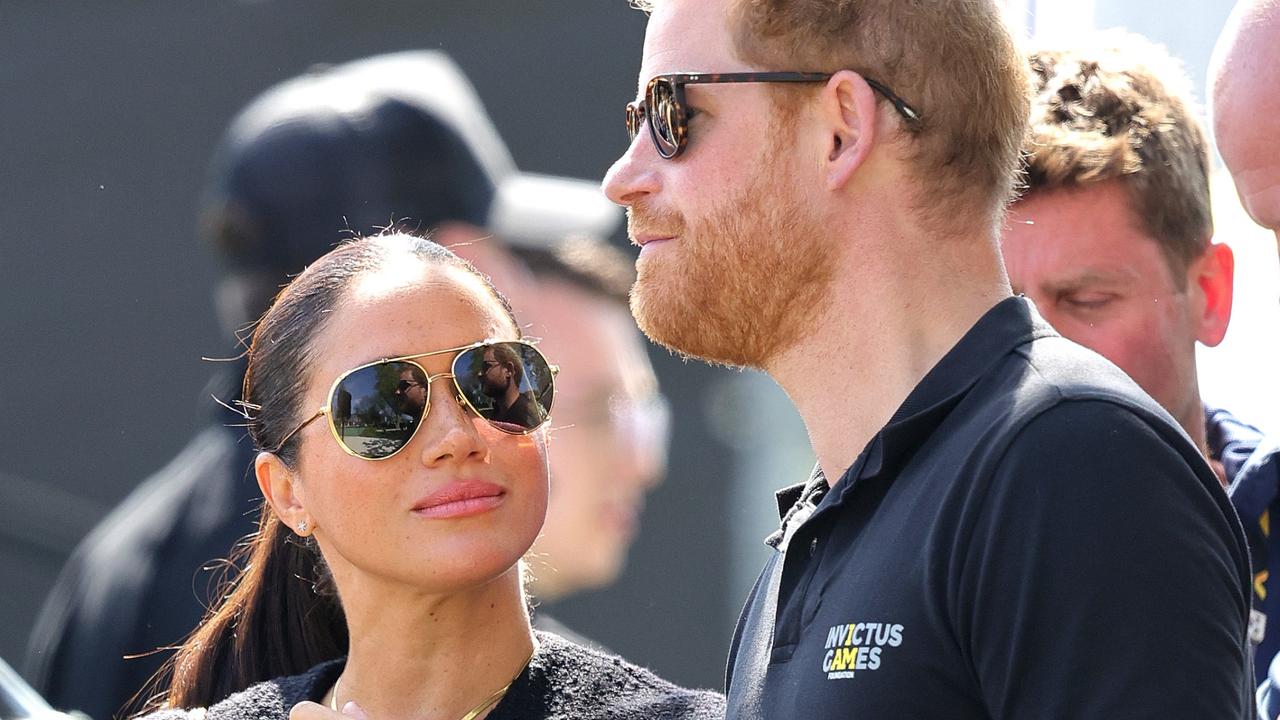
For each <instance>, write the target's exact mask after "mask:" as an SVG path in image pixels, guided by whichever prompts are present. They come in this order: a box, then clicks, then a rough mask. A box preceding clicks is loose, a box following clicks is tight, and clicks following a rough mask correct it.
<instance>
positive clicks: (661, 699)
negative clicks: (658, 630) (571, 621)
mask: <svg viewBox="0 0 1280 720" xmlns="http://www.w3.org/2000/svg"><path fill="white" fill-rule="evenodd" d="M538 642H539V648H538V652H537V653H536V654H535V655H534V658H533V661H532V662H531V663H530V665H529V672H528V673H527V674H526V676H525V677H524V678H522V679H527V680H528V682H527V683H524V685H525V686H524V687H516V686H513V687H512V694H513V695H517V696H524V697H522V698H521V701H520V702H516V703H512V705H514V706H525V707H523V708H520V707H513V709H523V710H527V709H529V708H528V707H527V705H526V702H528V703H533V704H538V705H541V706H542V709H543V710H544V713H543V714H542V717H545V718H547V719H548V720H551V719H553V718H581V717H591V718H610V719H613V720H626V719H629V718H637V719H638V718H662V719H664V720H704V719H706V720H719V719H720V718H723V717H724V696H723V695H721V694H720V693H717V692H713V691H711V690H691V689H689V688H684V687H680V686H679V685H676V684H674V683H671V682H668V681H667V680H664V679H662V678H660V677H658V676H657V675H655V674H654V673H653V672H652V671H650V670H648V669H646V668H642V667H640V666H638V665H634V664H632V663H629V662H627V661H626V660H623V659H622V658H620V657H618V656H617V655H611V654H608V653H604V652H600V651H598V650H593V649H591V648H587V647H583V646H582V645H578V644H576V643H572V642H570V641H568V640H565V639H564V638H562V637H560V636H559V635H556V634H554V633H547V632H539V633H538ZM519 684H521V683H517V685H519ZM513 700H515V698H513Z"/></svg>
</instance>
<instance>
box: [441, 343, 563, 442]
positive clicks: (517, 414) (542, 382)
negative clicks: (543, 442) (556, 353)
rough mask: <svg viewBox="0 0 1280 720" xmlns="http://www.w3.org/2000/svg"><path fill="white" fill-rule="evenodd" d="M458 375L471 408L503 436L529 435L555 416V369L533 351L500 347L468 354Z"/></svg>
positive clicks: (526, 347)
mask: <svg viewBox="0 0 1280 720" xmlns="http://www.w3.org/2000/svg"><path fill="white" fill-rule="evenodd" d="M453 372H454V376H455V378H456V380H457V383H458V390H460V391H461V392H462V395H463V397H464V398H465V399H466V401H467V402H468V403H469V404H470V405H471V408H472V409H473V410H475V411H476V413H478V414H479V415H480V417H482V418H484V419H485V420H488V421H489V424H490V425H493V426H494V427H496V428H497V429H499V430H501V431H503V432H507V433H514V434H523V433H527V432H529V431H530V430H533V429H535V428H537V427H538V426H539V425H541V424H542V423H544V422H546V421H547V417H548V416H549V415H550V413H551V400H552V398H553V396H554V395H555V384H554V382H553V380H552V373H551V367H550V366H549V365H547V361H546V360H545V359H544V358H543V357H542V355H541V353H539V352H538V351H537V350H536V349H534V347H533V346H532V345H528V344H526V343H520V342H500V343H493V344H491V345H482V346H480V347H478V348H474V349H471V350H467V351H465V352H462V353H460V354H459V355H458V357H457V359H456V360H454V361H453Z"/></svg>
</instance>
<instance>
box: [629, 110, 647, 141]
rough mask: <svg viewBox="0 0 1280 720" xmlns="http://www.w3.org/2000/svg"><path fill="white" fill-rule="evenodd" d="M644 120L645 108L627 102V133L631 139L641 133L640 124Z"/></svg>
mask: <svg viewBox="0 0 1280 720" xmlns="http://www.w3.org/2000/svg"><path fill="white" fill-rule="evenodd" d="M643 122H644V110H641V109H640V106H638V105H636V104H635V103H627V135H629V136H630V138H631V140H633V141H634V140H635V139H636V135H638V134H640V124H641V123H643Z"/></svg>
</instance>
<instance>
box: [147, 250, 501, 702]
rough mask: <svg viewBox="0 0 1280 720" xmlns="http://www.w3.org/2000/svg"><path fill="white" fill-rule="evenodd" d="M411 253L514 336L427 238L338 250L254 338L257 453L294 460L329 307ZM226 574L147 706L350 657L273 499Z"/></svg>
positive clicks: (297, 285) (320, 562) (299, 281)
mask: <svg viewBox="0 0 1280 720" xmlns="http://www.w3.org/2000/svg"><path fill="white" fill-rule="evenodd" d="M413 258H416V259H417V260H419V261H420V262H422V263H424V264H426V265H431V266H443V267H454V268H458V269H461V270H464V271H466V272H469V273H471V274H473V275H475V276H476V277H478V278H480V279H481V280H483V281H484V284H485V286H486V287H487V288H488V289H489V291H490V292H491V293H492V295H493V298H494V300H495V301H496V302H497V303H498V304H499V305H500V306H501V307H502V310H503V312H504V314H505V315H506V317H507V318H508V319H510V320H511V324H512V327H513V328H515V329H517V331H518V328H519V325H518V324H517V323H516V320H515V316H514V314H513V313H512V311H511V306H510V304H509V303H508V302H507V300H506V298H504V297H503V296H502V294H501V293H499V292H498V291H497V290H496V289H494V287H493V285H492V284H491V283H490V282H489V279H488V278H487V277H485V276H484V275H483V274H481V273H480V272H479V271H477V270H476V269H475V267H473V266H472V265H471V264H470V263H469V262H467V261H466V260H463V259H462V258H460V257H458V256H457V255H454V254H453V253H452V252H449V251H448V250H446V249H444V248H442V247H440V246H439V245H436V244H435V243H433V242H431V241H430V240H427V239H424V238H420V237H415V236H412V235H405V234H387V235H379V236H375V237H369V238H361V239H357V240H353V241H349V242H346V243H344V244H342V245H339V246H338V247H337V248H336V249H334V250H332V251H331V252H329V253H328V254H327V255H325V256H323V257H321V258H320V259H319V260H317V261H316V262H315V263H314V264H312V265H311V266H310V267H308V268H307V269H306V270H305V271H304V272H303V273H302V274H301V275H299V276H298V277H297V278H295V279H294V280H293V282H291V283H289V284H288V285H287V286H286V287H285V288H284V290H282V291H281V292H280V294H279V295H278V296H276V299H275V302H273V303H272V305H271V307H270V309H268V310H267V312H266V314H265V315H263V317H262V320H261V321H259V323H258V326H257V329H256V330H255V332H254V334H253V342H252V344H251V345H250V347H249V367H248V371H247V372H246V373H245V379H244V395H243V401H242V402H243V404H244V407H245V408H246V410H247V411H248V412H247V415H248V417H249V434H250V436H251V437H252V438H253V442H254V445H255V446H256V447H257V448H258V449H260V450H268V451H270V452H273V453H275V454H276V455H277V456H279V457H280V459H281V460H282V461H283V462H284V463H285V464H286V465H289V466H293V465H294V464H295V463H296V462H297V459H298V442H299V436H298V435H296V434H295V435H294V436H293V437H291V438H289V440H288V442H282V441H283V439H284V438H285V437H286V435H287V434H288V433H289V431H290V430H292V429H293V428H294V427H296V425H297V423H298V422H299V421H300V416H301V415H302V414H303V413H302V407H301V402H302V397H303V394H304V393H305V392H306V390H307V380H308V377H309V375H310V369H311V367H312V366H313V363H312V360H313V359H314V358H315V356H316V354H317V353H318V352H320V351H321V349H320V348H317V347H315V340H316V338H317V337H318V336H319V334H320V333H321V332H322V330H323V329H324V327H325V324H326V321H327V319H328V318H329V317H330V316H331V311H332V310H334V309H335V308H337V307H339V306H340V305H341V303H342V302H343V299H344V298H345V297H346V295H347V292H348V289H349V288H350V287H351V285H352V282H353V281H354V280H356V279H357V278H359V277H361V276H362V275H365V274H367V273H369V272H373V271H376V270H379V269H381V268H384V267H386V266H387V265H388V264H390V263H404V262H407V261H411V259H413ZM228 567H232V568H243V570H241V571H239V573H238V575H237V576H236V577H234V578H233V579H231V580H230V581H229V582H227V583H225V586H224V587H223V588H222V591H221V592H220V593H219V595H218V599H217V600H216V601H215V602H214V604H213V607H212V609H211V610H210V611H209V613H208V614H207V615H206V616H205V618H204V620H203V621H202V622H201V623H200V625H199V626H198V627H197V628H196V629H195V631H194V632H193V633H192V634H191V635H190V636H189V637H188V638H187V640H186V642H185V643H183V645H182V646H181V647H180V648H179V649H178V652H177V653H176V654H175V655H174V657H173V658H172V659H170V661H169V662H168V663H166V665H165V667H164V668H163V669H162V670H161V671H160V673H159V674H158V675H157V676H156V679H155V680H153V685H152V687H153V688H158V689H161V692H160V694H158V695H157V696H156V697H155V698H154V699H153V700H152V701H151V703H150V706H149V708H148V709H157V708H159V707H207V706H209V705H212V704H214V703H216V702H218V701H219V700H221V699H223V698H225V697H227V696H228V695H230V694H231V693H234V692H237V691H239V690H243V689H244V688H246V687H248V686H250V685H252V684H253V683H256V682H261V681H263V680H269V679H271V678H275V677H280V676H284V675H294V674H297V673H300V672H303V671H305V670H307V669H308V668H310V667H312V666H314V665H316V664H317V663H320V662H323V661H325V660H330V659H333V658H337V657H340V656H341V655H344V654H345V653H346V652H347V644H348V637H347V627H346V620H345V618H344V616H343V612H342V607H341V604H340V603H339V600H338V597H337V595H336V593H335V592H333V590H332V588H331V586H330V585H329V580H328V571H327V569H326V567H325V565H324V559H323V558H322V557H321V556H320V553H319V551H318V550H317V548H316V546H315V544H314V542H311V541H304V540H301V539H299V538H298V537H297V536H295V535H294V534H293V531H292V530H291V529H290V528H289V527H288V526H287V525H285V524H284V523H283V522H282V521H281V520H280V518H279V517H277V516H276V514H275V512H274V511H273V510H272V509H271V506H270V505H269V504H268V503H266V502H264V503H263V504H262V511H261V517H260V519H259V522H258V531H257V532H256V533H255V534H253V535H251V536H249V538H247V539H246V540H245V541H244V542H243V543H241V544H240V545H239V546H238V548H237V550H236V552H235V554H234V555H233V558H232V561H231V563H229V564H228ZM233 572H234V571H233ZM166 679H167V680H168V682H167V686H168V687H167V689H164V685H165V684H166V682H165V681H166Z"/></svg>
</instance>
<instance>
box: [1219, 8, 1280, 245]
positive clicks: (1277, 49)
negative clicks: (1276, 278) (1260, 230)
mask: <svg viewBox="0 0 1280 720" xmlns="http://www.w3.org/2000/svg"><path fill="white" fill-rule="evenodd" d="M1278 73H1280V2H1278V1H1277V0H1241V2H1240V3H1239V4H1237V5H1236V8H1235V10H1234V11H1233V12H1232V13H1231V18H1230V19H1229V20H1228V21H1227V27H1226V29H1225V30H1223V33H1222V37H1221V38H1219V40H1218V47H1217V49H1216V50H1215V51H1214V59H1213V69H1212V70H1211V71H1210V76H1211V77H1212V81H1213V90H1212V94H1213V132H1214V138H1215V140H1217V143H1218V152H1220V153H1222V159H1223V161H1224V162H1226V164H1227V168H1228V169H1229V170H1231V176H1232V177H1233V178H1234V179H1235V181H1236V190H1238V191H1239V194H1240V202H1241V203H1242V204H1243V205H1244V208H1245V210H1247V211H1248V212H1249V215H1250V217H1252V218H1253V219H1254V221H1255V222H1257V223H1258V224H1259V225H1261V226H1263V227H1265V228H1267V229H1269V230H1271V231H1272V232H1274V233H1276V240H1277V243H1280V83H1278V82H1276V77H1277V74H1278ZM1277 249H1280V247H1278V248H1277Z"/></svg>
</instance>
